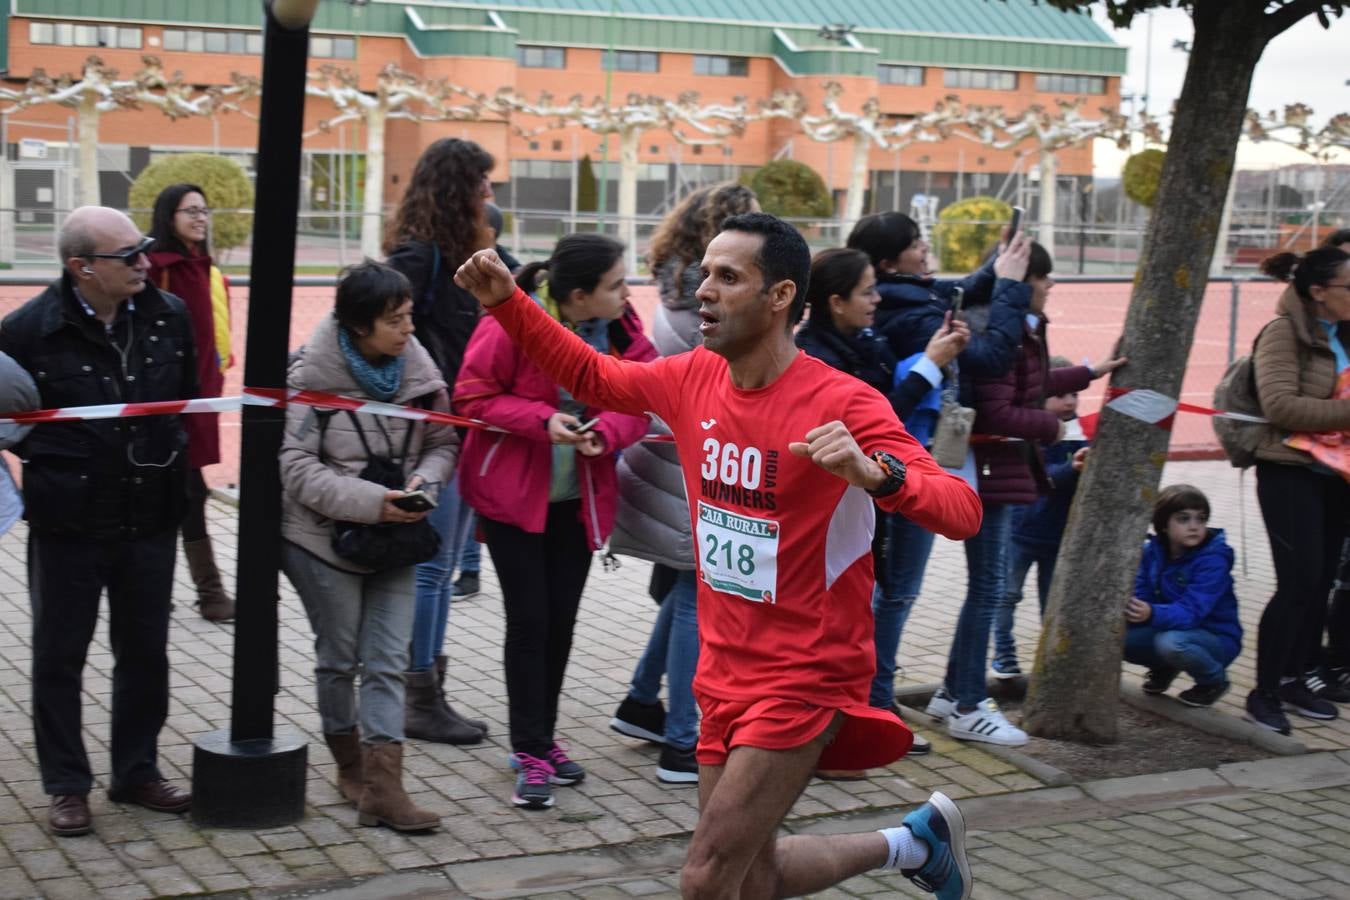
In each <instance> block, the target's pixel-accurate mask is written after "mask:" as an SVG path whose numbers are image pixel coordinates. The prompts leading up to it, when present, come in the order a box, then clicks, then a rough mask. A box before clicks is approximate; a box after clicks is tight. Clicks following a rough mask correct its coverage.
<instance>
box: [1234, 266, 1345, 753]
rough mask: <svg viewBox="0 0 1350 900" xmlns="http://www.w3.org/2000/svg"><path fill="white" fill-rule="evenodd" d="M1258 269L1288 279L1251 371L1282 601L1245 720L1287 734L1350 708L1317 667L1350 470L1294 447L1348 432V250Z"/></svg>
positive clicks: (1264, 621) (1261, 474)
mask: <svg viewBox="0 0 1350 900" xmlns="http://www.w3.org/2000/svg"><path fill="white" fill-rule="evenodd" d="M1261 271H1263V272H1264V273H1265V274H1267V275H1269V276H1271V277H1272V278H1277V279H1279V280H1280V281H1284V282H1287V283H1288V284H1289V287H1288V288H1286V289H1285V291H1284V293H1283V294H1281V295H1280V299H1279V302H1278V304H1277V305H1276V307H1275V311H1276V313H1277V317H1276V318H1275V319H1273V320H1272V321H1271V322H1269V323H1268V324H1267V325H1266V326H1265V327H1264V328H1263V329H1262V330H1261V332H1260V334H1259V335H1258V336H1257V338H1256V345H1255V348H1254V349H1253V351H1252V363H1253V367H1252V368H1253V371H1254V372H1255V376H1256V390H1257V395H1258V396H1259V397H1260V400H1261V412H1262V415H1264V416H1265V417H1266V418H1267V419H1268V420H1269V421H1270V425H1269V426H1268V427H1267V428H1266V433H1265V435H1264V437H1263V438H1262V440H1261V443H1260V444H1259V445H1258V446H1257V448H1256V498H1257V501H1258V502H1259V503H1260V504H1261V517H1262V519H1264V520H1265V523H1266V534H1267V536H1268V537H1269V539H1270V553H1271V559H1272V561H1273V562H1274V564H1275V594H1274V596H1272V597H1271V598H1270V602H1269V603H1267V604H1266V609H1265V612H1264V613H1262V615H1261V626H1260V630H1259V631H1258V632H1257V639H1256V688H1255V689H1254V690H1253V691H1252V692H1251V693H1250V694H1248V695H1247V711H1246V716H1245V718H1246V719H1247V720H1248V721H1250V722H1253V723H1255V724H1257V725H1260V726H1261V727H1262V728H1268V729H1270V730H1271V731H1276V732H1279V733H1280V734H1288V733H1289V719H1288V717H1287V716H1286V715H1285V713H1286V712H1293V713H1296V714H1298V715H1300V716H1303V717H1304V718H1309V719H1318V720H1327V719H1335V718H1336V717H1337V716H1338V715H1339V712H1338V710H1337V709H1336V704H1335V702H1333V701H1340V702H1346V701H1350V695H1347V694H1346V693H1344V688H1341V687H1340V686H1339V685H1338V684H1334V683H1332V682H1330V680H1329V679H1327V678H1326V677H1325V674H1324V673H1323V671H1322V669H1321V662H1322V660H1321V659H1320V657H1321V649H1322V648H1321V643H1322V629H1323V626H1324V625H1325V624H1326V616H1327V595H1328V594H1329V593H1330V591H1331V585H1332V582H1333V580H1334V579H1335V576H1336V566H1337V562H1338V560H1339V557H1340V550H1341V542H1342V540H1343V539H1344V537H1345V531H1346V510H1347V509H1350V482H1347V479H1348V478H1350V473H1347V472H1344V471H1337V470H1336V469H1334V468H1332V467H1331V466H1329V465H1328V464H1326V463H1324V462H1322V461H1319V459H1318V458H1317V457H1316V456H1314V454H1313V453H1311V452H1310V451H1309V450H1307V449H1299V448H1298V447H1295V446H1290V441H1291V439H1293V437H1294V436H1295V435H1297V434H1305V435H1317V434H1324V433H1332V432H1350V394H1347V393H1343V392H1342V391H1343V389H1344V388H1345V387H1346V383H1347V379H1350V356H1347V349H1350V324H1347V323H1350V254H1347V253H1345V252H1344V251H1343V250H1341V249H1339V248H1338V247H1334V246H1332V247H1319V248H1317V249H1316V250H1311V251H1309V252H1308V253H1306V254H1304V255H1303V256H1299V255H1298V254H1295V253H1278V254H1276V255H1274V256H1272V257H1270V258H1269V259H1267V260H1266V261H1265V262H1264V263H1262V264H1261Z"/></svg>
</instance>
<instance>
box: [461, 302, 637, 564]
mask: <svg viewBox="0 0 1350 900" xmlns="http://www.w3.org/2000/svg"><path fill="white" fill-rule="evenodd" d="M616 326H617V329H616ZM616 330H618V331H619V332H620V333H621V334H622V335H623V337H624V340H621V341H614V340H613V336H614V334H615V331H616ZM610 334H611V351H610V352H611V353H614V354H615V355H618V356H620V358H622V359H628V360H634V361H637V362H648V361H650V360H653V359H656V357H657V353H656V348H655V347H653V346H652V345H651V342H650V341H648V340H647V338H646V337H644V336H643V334H642V323H641V322H640V321H639V320H638V317H637V314H636V313H635V312H633V310H632V308H631V307H629V308H628V309H627V310H626V311H625V313H624V315H623V317H622V318H621V319H619V320H617V321H616V322H615V323H614V325H611V327H610ZM624 343H627V345H628V346H627V349H626V350H624V351H623V352H622V353H618V352H617V351H616V349H615V348H616V347H617V346H622V345H623V344H624ZM558 399H559V398H558V385H557V384H555V383H554V382H553V381H552V380H551V379H550V378H549V377H548V376H547V375H545V374H544V373H543V371H541V370H540V369H539V367H538V366H536V365H535V364H534V363H532V362H530V361H529V360H528V359H526V358H525V355H524V354H523V353H521V352H520V351H519V350H518V349H517V348H516V345H515V344H514V343H512V341H511V339H510V338H509V337H507V335H506V332H505V331H503V330H502V327H501V325H499V324H497V321H496V320H495V319H492V318H490V317H489V318H484V319H483V320H482V321H481V322H480V323H479V324H478V327H477V328H476V329H475V330H474V333H473V337H472V338H470V339H469V346H468V347H467V348H466V349H465V351H464V362H463V364H462V365H461V366H460V369H459V379H458V381H457V382H456V383H455V393H454V407H455V412H457V413H458V414H459V415H463V416H469V417H471V418H475V419H482V420H483V421H484V422H487V423H488V424H489V425H496V426H497V427H498V428H504V429H506V431H507V433H506V434H502V433H500V432H493V431H483V430H482V429H476V428H475V429H470V430H469V433H468V435H467V436H466V437H465V438H464V445H463V448H462V450H461V453H460V460H459V473H458V477H459V489H460V493H461V494H462V495H463V496H464V499H465V501H466V502H467V503H468V504H469V505H470V506H472V507H473V508H474V509H475V510H477V511H478V512H479V513H481V514H482V515H484V516H487V517H488V518H489V519H493V520H495V521H498V522H505V523H506V524H508V525H514V526H515V527H517V528H519V529H521V530H522V531H528V532H531V533H534V534H542V533H543V531H544V525H545V522H546V520H547V518H548V495H549V485H550V482H551V480H552V476H553V444H552V443H551V442H550V441H549V437H548V420H549V417H550V416H552V415H553V414H554V413H556V412H557V411H558ZM596 416H599V418H600V422H599V424H597V425H596V426H595V431H596V432H597V433H598V434H599V435H600V436H601V437H602V438H604V441H605V448H606V451H607V452H606V453H604V454H602V455H601V456H595V457H590V456H582V455H581V454H580V453H578V454H577V455H576V464H577V482H578V485H579V487H580V488H581V512H580V518H581V520H582V522H583V524H584V525H585V526H586V535H587V537H588V539H589V540H590V542H591V546H592V547H593V548H594V549H596V550H599V549H600V548H601V547H603V546H604V544H605V539H606V538H607V537H609V533H610V531H611V530H613V528H614V515H615V510H616V508H617V507H618V495H619V492H618V481H617V478H616V476H615V473H614V464H615V461H616V453H615V451H618V450H622V449H623V448H624V447H627V446H628V445H630V444H633V443H635V442H637V441H638V440H640V439H641V438H642V436H643V435H644V434H646V433H647V426H648V420H647V419H646V418H645V417H642V416H627V415H622V414H620V413H612V412H603V411H601V410H598V409H594V408H590V409H587V410H586V414H585V416H582V417H581V418H583V419H591V418H595V417H596Z"/></svg>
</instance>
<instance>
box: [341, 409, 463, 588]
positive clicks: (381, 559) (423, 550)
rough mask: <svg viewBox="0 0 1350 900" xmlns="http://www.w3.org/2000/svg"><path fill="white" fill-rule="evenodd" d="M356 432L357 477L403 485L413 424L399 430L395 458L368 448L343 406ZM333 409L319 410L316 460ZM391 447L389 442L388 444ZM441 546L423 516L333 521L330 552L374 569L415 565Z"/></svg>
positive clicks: (392, 487)
mask: <svg viewBox="0 0 1350 900" xmlns="http://www.w3.org/2000/svg"><path fill="white" fill-rule="evenodd" d="M346 413H347V416H348V417H349V418H350V419H351V420H352V427H353V428H355V429H356V436H357V437H358V438H359V439H360V440H361V446H362V448H364V449H365V451H366V459H367V462H366V466H365V468H364V469H362V470H361V474H360V476H359V477H360V478H363V479H365V480H366V481H373V482H375V483H376V484H378V485H382V486H384V487H387V488H389V489H390V490H399V489H400V488H402V487H403V483H404V482H403V461H404V460H406V459H407V458H408V447H409V444H410V442H411V441H412V432H413V424H412V423H409V425H408V429H407V431H405V432H404V434H403V451H402V454H401V455H400V456H399V458H398V459H397V460H394V459H391V458H390V457H388V456H380V455H379V454H377V453H373V452H371V449H370V444H368V443H367V442H366V434H365V432H364V431H362V430H361V423H360V421H358V420H357V418H356V414H355V413H353V412H352V411H351V410H346ZM332 415H333V413H326V414H325V413H320V414H319V461H320V462H323V434H324V430H325V429H326V428H327V425H328V418H329V417H330V416H332ZM390 449H391V450H392V449H393V448H392V446H391V447H390ZM440 549H441V536H440V535H439V534H437V533H436V529H434V528H432V527H431V523H430V522H428V521H427V520H426V519H421V520H419V521H417V522H378V523H375V524H367V523H365V522H346V521H342V520H340V519H338V520H335V521H334V522H333V552H334V553H336V554H337V555H338V556H340V557H342V558H343V559H345V560H347V561H348V562H350V563H354V564H356V565H358V566H361V567H362V568H366V569H370V570H371V571H374V572H387V571H389V570H391V569H401V568H404V567H406V566H415V565H417V564H418V563H424V562H426V561H427V560H429V559H431V558H432V557H434V556H435V555H436V554H437V553H438V552H439V551H440Z"/></svg>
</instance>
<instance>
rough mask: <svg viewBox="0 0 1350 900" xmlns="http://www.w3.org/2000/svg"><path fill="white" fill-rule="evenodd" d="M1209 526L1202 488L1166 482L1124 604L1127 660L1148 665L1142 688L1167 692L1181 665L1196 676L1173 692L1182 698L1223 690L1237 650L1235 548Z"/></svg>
mask: <svg viewBox="0 0 1350 900" xmlns="http://www.w3.org/2000/svg"><path fill="white" fill-rule="evenodd" d="M1208 526H1209V500H1208V499H1207V498H1206V497H1205V495H1204V494H1203V493H1201V492H1200V491H1199V490H1198V489H1196V488H1194V487H1191V486H1190V485H1187V484H1174V485H1171V486H1169V487H1167V488H1164V489H1163V491H1162V493H1161V494H1160V495H1159V496H1158V502H1157V503H1156V504H1155V505H1154V507H1153V531H1154V534H1153V535H1152V536H1150V537H1149V539H1148V543H1147V544H1145V546H1144V556H1143V559H1141V560H1140V562H1139V573H1138V575H1136V576H1135V580H1134V596H1133V597H1131V598H1130V599H1129V601H1128V602H1127V603H1126V605H1125V620H1126V622H1127V623H1128V627H1127V628H1126V631H1125V661H1126V662H1131V663H1136V664H1138V665H1143V666H1148V677H1147V678H1146V679H1145V681H1144V693H1146V694H1162V693H1165V692H1166V691H1167V689H1168V687H1169V686H1171V684H1172V681H1173V680H1174V679H1175V678H1176V677H1177V675H1178V673H1180V672H1185V673H1186V674H1188V675H1190V676H1191V677H1192V678H1193V679H1195V685H1194V686H1193V687H1191V688H1188V689H1187V690H1185V691H1182V692H1181V693H1180V694H1179V695H1178V697H1177V699H1179V700H1180V701H1181V702H1182V703H1185V704H1186V705H1187V706H1210V705H1211V704H1213V703H1214V702H1215V701H1216V700H1218V699H1219V698H1220V697H1222V696H1223V695H1224V694H1225V693H1226V692H1227V691H1228V687H1229V684H1228V676H1227V670H1228V666H1229V665H1230V664H1231V663H1232V662H1233V660H1234V659H1236V658H1237V655H1238V653H1239V652H1241V650H1242V626H1241V625H1240V624H1239V623H1238V610H1237V596H1236V595H1235V594H1234V593H1233V549H1232V548H1231V547H1229V546H1228V543H1227V541H1225V540H1224V536H1223V530H1222V529H1219V528H1210V527H1208Z"/></svg>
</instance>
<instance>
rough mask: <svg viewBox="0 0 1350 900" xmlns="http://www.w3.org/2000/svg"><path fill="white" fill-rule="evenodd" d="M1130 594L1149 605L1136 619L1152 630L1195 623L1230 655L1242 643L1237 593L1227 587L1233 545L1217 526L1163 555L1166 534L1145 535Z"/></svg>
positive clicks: (1182, 627)
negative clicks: (1174, 554) (1190, 546)
mask: <svg viewBox="0 0 1350 900" xmlns="http://www.w3.org/2000/svg"><path fill="white" fill-rule="evenodd" d="M1134 595H1135V596H1136V597H1138V598H1139V599H1140V600H1144V601H1146V602H1148V603H1149V604H1150V605H1151V606H1152V607H1153V616H1152V617H1151V618H1150V619H1149V620H1148V621H1147V622H1143V623H1140V625H1131V626H1130V627H1131V628H1138V627H1141V626H1147V627H1151V628H1153V629H1154V630H1156V631H1188V630H1190V629H1193V628H1199V629H1202V630H1204V631H1208V632H1209V633H1211V634H1213V635H1216V636H1217V637H1219V638H1220V639H1222V640H1223V641H1224V642H1225V643H1227V644H1228V646H1229V649H1230V650H1231V651H1232V652H1233V655H1234V656H1236V655H1237V654H1238V652H1239V651H1240V650H1241V649H1242V625H1241V624H1239V623H1238V609H1237V595H1236V594H1234V593H1233V548H1232V547H1229V546H1228V542H1227V541H1226V540H1224V536H1223V529H1222V528H1211V529H1209V537H1207V538H1206V539H1205V542H1204V543H1203V544H1201V545H1200V546H1199V547H1196V548H1195V549H1194V550H1191V551H1190V552H1188V553H1186V554H1184V555H1182V557H1181V558H1180V559H1169V558H1168V553H1167V538H1166V537H1165V536H1163V535H1156V534H1155V535H1151V536H1150V537H1149V539H1148V543H1147V544H1145V545H1144V557H1143V559H1141V560H1140V561H1139V573H1138V574H1137V575H1136V576H1135V579H1134Z"/></svg>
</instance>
